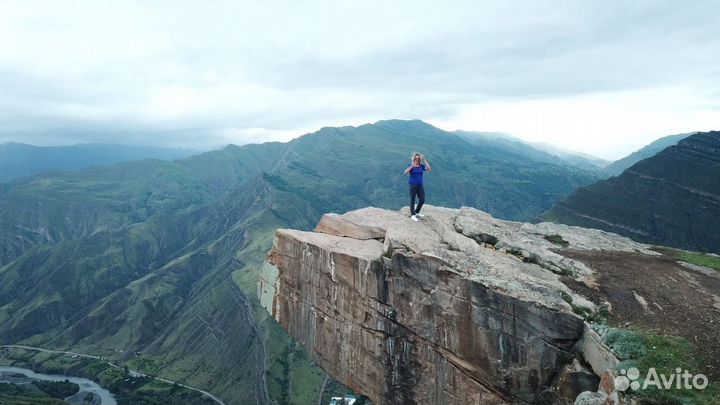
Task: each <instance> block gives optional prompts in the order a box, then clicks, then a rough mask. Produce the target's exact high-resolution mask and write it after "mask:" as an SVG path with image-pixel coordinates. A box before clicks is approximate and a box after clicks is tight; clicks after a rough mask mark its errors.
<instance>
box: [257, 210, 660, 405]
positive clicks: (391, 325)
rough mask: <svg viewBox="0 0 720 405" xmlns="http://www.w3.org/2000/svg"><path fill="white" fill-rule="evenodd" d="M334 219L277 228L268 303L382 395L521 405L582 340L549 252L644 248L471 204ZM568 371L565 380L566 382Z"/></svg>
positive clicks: (291, 328) (347, 374) (362, 385)
mask: <svg viewBox="0 0 720 405" xmlns="http://www.w3.org/2000/svg"><path fill="white" fill-rule="evenodd" d="M423 213H424V214H425V215H426V216H425V217H424V218H423V219H422V220H421V221H420V222H413V221H411V220H410V219H409V218H408V215H407V214H408V213H407V212H404V211H403V210H401V211H387V210H382V209H377V208H365V209H361V210H357V211H352V212H349V213H346V214H344V215H336V214H328V215H326V216H324V217H323V218H322V220H321V221H320V223H319V224H318V226H317V228H316V229H315V232H302V231H296V230H286V229H281V230H278V231H277V233H276V238H275V245H274V247H273V249H272V251H271V252H270V255H269V257H268V260H267V262H266V263H265V265H264V267H263V271H262V275H261V280H260V283H259V284H260V285H259V288H260V298H261V302H262V304H263V306H264V307H265V308H266V309H267V310H268V312H270V313H271V314H272V315H273V317H274V318H275V319H276V320H277V321H278V322H279V323H280V324H281V325H282V326H283V328H285V329H286V330H287V331H288V333H289V334H290V336H292V337H293V338H294V339H296V340H297V341H299V342H300V343H301V344H302V345H303V346H304V347H305V348H306V349H307V351H308V352H309V353H310V355H311V356H312V358H313V359H314V360H315V361H316V362H317V363H318V364H320V365H321V366H322V367H323V368H324V369H325V370H326V371H327V372H328V373H329V374H331V375H332V376H333V377H334V378H336V379H337V380H339V381H341V382H342V383H343V384H345V385H347V386H349V387H351V388H352V389H353V390H355V391H356V392H358V393H361V394H363V395H366V396H368V397H369V398H370V399H371V400H372V401H373V402H374V403H376V404H390V403H393V404H394V403H403V404H415V403H422V404H496V403H527V402H532V401H533V400H535V399H536V398H537V397H538V395H540V394H541V393H543V392H544V391H546V390H548V389H549V388H550V386H551V385H552V384H553V381H556V380H558V379H557V378H556V377H557V376H558V375H559V372H560V370H561V369H562V368H563V366H564V365H566V364H568V363H569V362H570V361H571V356H570V351H571V349H572V348H573V346H574V345H575V343H576V342H577V341H578V340H580V338H581V337H582V335H583V327H584V326H583V325H584V324H583V320H582V319H581V318H580V317H579V316H577V315H575V314H574V313H573V312H572V307H571V306H570V304H569V303H568V302H567V301H569V300H571V301H572V302H573V303H574V304H575V305H583V306H586V307H587V308H590V309H591V308H592V303H590V302H589V301H587V300H586V299H585V298H584V297H581V296H578V295H576V294H574V293H573V292H572V291H570V290H569V289H568V288H567V287H566V286H565V285H564V284H563V283H561V282H560V281H559V277H560V276H559V275H560V274H572V275H573V276H575V277H577V278H582V277H586V276H588V275H589V273H590V270H589V269H588V268H586V267H585V266H584V265H582V263H579V262H575V261H573V260H570V259H567V258H564V257H563V256H560V255H559V254H557V253H554V252H552V251H551V250H550V249H552V248H554V247H557V244H558V243H568V244H570V246H572V247H575V248H577V249H608V247H610V246H611V247H612V249H615V250H629V251H634V250H641V251H645V250H646V247H645V245H641V244H637V243H635V242H632V241H630V240H629V239H626V238H622V237H619V236H616V235H613V234H608V233H604V232H599V231H592V230H586V229H582V228H576V227H567V226H558V225H553V224H545V223H543V224H537V225H531V224H522V223H515V222H508V221H500V220H497V219H494V218H492V217H491V216H489V215H488V214H486V213H484V212H482V211H478V210H475V209H472V208H461V209H447V208H439V207H432V206H426V207H425V208H424V209H423ZM560 380H562V379H560Z"/></svg>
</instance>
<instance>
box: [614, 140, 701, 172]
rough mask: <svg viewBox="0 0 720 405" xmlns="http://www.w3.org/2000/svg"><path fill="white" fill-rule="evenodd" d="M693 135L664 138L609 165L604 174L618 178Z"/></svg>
mask: <svg viewBox="0 0 720 405" xmlns="http://www.w3.org/2000/svg"><path fill="white" fill-rule="evenodd" d="M692 134H694V132H693V133H688V134H677V135H669V136H665V137H662V138H660V139H658V140H656V141H654V142H652V143H650V144H649V145H646V146H644V147H643V148H642V149H638V150H636V151H635V152H633V153H631V154H629V155H627V156H625V157H624V158H622V159H620V160H616V161H615V162H613V163H611V164H609V165H607V166H606V167H605V168H604V169H603V173H605V174H606V175H607V176H617V175H619V174H620V173H622V172H624V171H625V169H627V168H629V167H630V166H632V165H634V164H635V163H637V162H639V161H641V160H643V159H647V158H649V157H652V156H655V155H656V154H657V153H658V152H660V151H662V150H663V149H665V148H667V147H669V146H673V145H677V143H678V142H680V141H681V140H682V139H685V138H687V137H688V136H690V135H692Z"/></svg>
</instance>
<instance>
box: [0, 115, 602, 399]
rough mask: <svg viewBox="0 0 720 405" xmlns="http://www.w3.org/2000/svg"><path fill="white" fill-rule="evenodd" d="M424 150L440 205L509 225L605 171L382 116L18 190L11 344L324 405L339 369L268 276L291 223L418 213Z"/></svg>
mask: <svg viewBox="0 0 720 405" xmlns="http://www.w3.org/2000/svg"><path fill="white" fill-rule="evenodd" d="M416 148H417V149H418V150H420V151H421V152H423V153H425V154H426V155H427V156H428V157H429V158H430V160H431V163H432V165H433V169H434V170H433V172H431V173H429V174H428V175H427V176H428V177H427V190H428V202H431V203H433V204H438V205H448V206H460V205H474V206H478V207H481V208H484V209H487V210H489V211H490V212H492V213H493V214H495V215H498V216H501V217H505V218H513V219H528V218H531V217H533V216H536V215H538V214H539V213H541V212H542V211H544V210H545V209H547V208H549V207H550V206H551V205H552V204H553V203H555V202H556V201H558V200H559V199H560V198H563V197H564V196H567V195H568V194H569V193H571V192H572V191H573V190H574V189H575V188H577V187H579V186H582V185H585V184H589V183H591V182H593V181H594V180H595V179H596V178H597V177H596V176H597V175H596V174H595V173H592V172H585V171H582V170H580V169H578V168H575V167H572V166H569V165H564V164H554V163H551V162H546V161H538V160H534V159H532V158H531V157H529V153H526V152H524V151H522V150H521V151H517V152H514V153H511V152H509V151H507V150H502V149H501V150H496V149H493V148H491V147H489V146H486V147H480V146H478V145H473V144H471V143H468V142H467V141H465V140H463V139H462V138H461V137H459V136H457V135H455V134H452V133H448V132H444V131H441V130H439V129H437V128H434V127H432V126H430V125H427V124H425V123H423V122H420V121H382V122H378V123H376V124H373V125H364V126H360V127H357V128H353V127H344V128H323V129H322V130H320V131H318V132H316V133H313V134H309V135H306V136H303V137H301V138H298V139H296V140H294V141H291V142H289V143H285V144H281V143H269V144H262V145H248V146H243V147H235V146H229V147H227V148H225V149H223V150H221V151H215V152H208V153H205V154H201V155H198V156H193V157H190V158H187V159H182V160H177V161H174V162H161V161H141V162H133V163H124V164H118V165H115V166H111V167H107V168H92V169H86V170H82V171H80V172H77V173H54V174H44V175H41V176H37V177H35V178H32V179H27V180H24V181H18V182H15V183H13V184H11V185H10V186H9V187H8V188H6V189H4V190H2V194H0V247H1V248H2V250H0V254H1V256H0V260H1V261H0V342H2V343H19V342H22V343H25V344H29V345H37V346H43V347H52V348H73V349H75V350H78V351H83V352H90V353H97V354H101V355H103V356H106V357H108V358H111V359H114V360H117V361H120V362H123V363H125V364H129V365H130V366H132V367H131V368H137V369H140V370H144V371H146V372H149V373H152V374H158V375H160V376H163V377H166V378H170V379H173V380H178V381H183V382H185V383H188V384H190V385H192V386H197V387H201V388H203V389H207V390H209V391H211V392H213V393H214V394H216V395H219V396H220V397H221V398H223V399H225V400H226V401H228V402H231V403H269V402H271V401H275V402H281V403H284V402H289V401H290V402H295V403H314V402H317V398H318V396H319V389H320V387H321V385H323V380H324V379H325V378H326V376H325V374H324V373H323V372H322V371H321V370H319V369H318V368H317V367H316V366H313V365H312V364H311V363H310V361H309V359H308V358H307V356H304V354H303V353H302V352H301V351H299V349H297V347H295V346H294V345H292V344H290V342H289V340H288V339H287V337H286V335H285V334H284V333H283V332H282V331H281V330H280V329H279V328H278V327H277V325H275V324H274V323H273V322H272V321H271V320H269V319H267V315H266V314H265V313H264V311H262V310H261V309H260V308H259V307H258V305H257V301H256V299H255V297H254V294H255V288H256V287H255V286H256V282H255V280H256V276H257V270H258V267H259V266H260V264H261V263H262V261H263V260H264V259H265V254H266V252H267V251H268V249H269V248H270V246H271V244H272V237H273V234H274V231H275V229H276V228H280V227H292V228H296V229H311V228H312V227H314V225H315V224H316V223H317V221H318V220H319V218H320V216H321V215H322V214H323V213H325V212H330V211H338V212H344V211H347V210H351V209H355V208H359V207H363V206H367V205H374V206H378V207H385V208H395V209H397V208H400V207H401V206H403V205H406V204H407V201H406V200H407V179H406V178H405V177H403V175H402V172H403V170H404V169H405V167H406V166H407V165H408V164H409V159H410V153H411V152H412V151H413V150H415V149H416ZM533 153H534V152H533Z"/></svg>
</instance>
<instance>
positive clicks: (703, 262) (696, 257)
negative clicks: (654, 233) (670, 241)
mask: <svg viewBox="0 0 720 405" xmlns="http://www.w3.org/2000/svg"><path fill="white" fill-rule="evenodd" d="M653 250H655V251H656V252H659V253H662V254H664V255H667V256H670V257H673V258H675V259H677V260H682V261H684V262H687V263H690V264H695V265H698V266H704V267H708V268H711V269H715V270H717V271H720V257H717V256H713V255H709V254H705V253H698V252H688V251H686V250H678V249H673V248H669V247H665V246H655V247H653Z"/></svg>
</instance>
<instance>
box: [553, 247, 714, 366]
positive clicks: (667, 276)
mask: <svg viewBox="0 0 720 405" xmlns="http://www.w3.org/2000/svg"><path fill="white" fill-rule="evenodd" d="M558 253H560V254H562V255H563V256H566V257H570V258H573V259H577V260H579V261H581V262H583V263H585V264H586V265H588V266H589V267H591V268H592V269H593V270H594V271H595V280H594V282H592V283H588V284H590V285H594V288H590V287H588V286H587V285H585V284H582V283H578V282H576V281H574V280H572V279H569V278H567V277H564V278H563V282H565V284H567V285H568V286H569V287H570V288H571V289H573V290H574V291H576V292H578V293H581V294H583V295H585V296H586V297H588V298H590V299H592V300H593V301H594V302H596V303H602V302H604V301H608V302H609V303H610V304H611V306H612V307H611V314H610V318H609V319H608V322H609V324H610V325H611V326H625V325H626V324H627V326H630V327H633V326H635V327H640V328H645V329H650V330H652V331H654V332H655V333H657V334H660V335H674V336H681V337H683V338H685V339H687V340H688V341H689V342H691V343H692V344H694V345H695V346H696V347H697V353H698V356H699V357H700V358H702V359H704V360H705V362H706V363H707V364H708V368H709V370H708V371H709V372H710V373H711V374H712V375H713V376H715V377H720V277H711V276H708V275H705V274H701V273H699V272H696V271H693V270H690V269H687V268H685V267H682V266H680V265H679V264H677V262H676V259H674V258H671V257H668V256H656V257H654V256H648V255H644V254H640V253H624V252H607V251H575V250H562V251H558ZM719 274H720V273H719Z"/></svg>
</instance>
